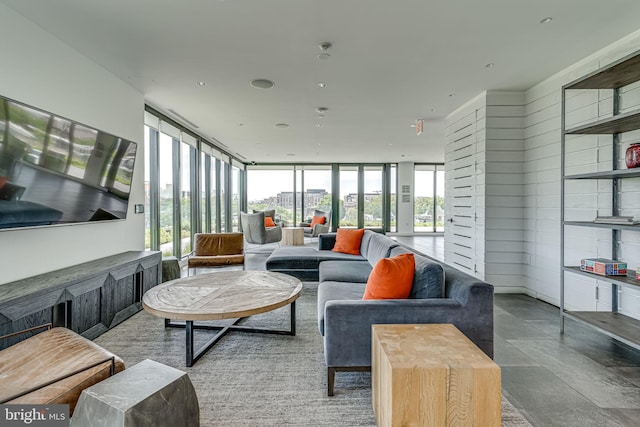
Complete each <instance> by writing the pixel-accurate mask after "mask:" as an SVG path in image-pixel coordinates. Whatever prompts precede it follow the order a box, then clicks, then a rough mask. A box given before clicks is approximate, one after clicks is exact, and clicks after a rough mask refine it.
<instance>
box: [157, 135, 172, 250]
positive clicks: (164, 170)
mask: <svg viewBox="0 0 640 427" xmlns="http://www.w3.org/2000/svg"><path fill="white" fill-rule="evenodd" d="M173 143H174V139H173V138H172V137H171V136H169V135H167V134H165V133H162V132H161V133H160V142H159V147H158V148H159V150H158V151H159V155H158V157H159V159H160V169H159V170H158V175H159V179H158V181H159V182H158V184H159V186H160V188H159V190H160V250H161V251H162V254H163V255H173V219H174V215H173V184H174V183H173Z"/></svg>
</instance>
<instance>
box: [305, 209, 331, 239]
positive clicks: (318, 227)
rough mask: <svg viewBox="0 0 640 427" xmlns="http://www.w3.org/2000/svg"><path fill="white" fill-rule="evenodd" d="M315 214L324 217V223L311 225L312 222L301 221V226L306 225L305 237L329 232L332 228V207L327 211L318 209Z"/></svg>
mask: <svg viewBox="0 0 640 427" xmlns="http://www.w3.org/2000/svg"><path fill="white" fill-rule="evenodd" d="M313 216H322V217H324V224H314V225H313V227H311V223H310V222H301V223H300V227H304V230H303V231H304V235H305V237H318V235H319V234H321V233H328V232H329V230H330V228H331V227H330V226H331V209H329V210H328V211H326V212H325V211H320V210H317V209H316V210H315V211H314V212H313Z"/></svg>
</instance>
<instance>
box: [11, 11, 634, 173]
mask: <svg viewBox="0 0 640 427" xmlns="http://www.w3.org/2000/svg"><path fill="white" fill-rule="evenodd" d="M0 2H2V3H4V4H6V5H8V6H9V7H11V8H12V9H14V10H16V11H17V12H19V13H20V14H22V15H23V16H25V17H26V18H27V19H29V20H30V21H32V22H34V23H36V24H37V25H39V26H41V27H42V28H43V29H44V30H46V31H48V32H49V33H51V34H53V35H54V36H56V37H58V38H59V39H60V40H62V41H63V42H65V43H66V44H67V45H69V46H71V47H73V48H75V49H76V50H78V51H79V52H80V53H82V54H83V55H85V56H86V57H88V58H90V59H92V60H93V61H95V62H96V63H98V64H100V65H102V66H103V67H104V68H106V69H107V70H109V71H111V72H112V73H114V74H115V75H117V76H119V77H120V78H121V79H123V80H124V81H127V82H128V83H129V84H131V85H132V86H134V87H135V88H137V89H138V90H140V91H141V92H142V93H143V94H144V96H145V99H146V101H147V102H148V104H149V105H151V106H153V107H155V108H157V109H159V110H160V111H162V112H164V113H166V114H167V115H168V116H170V117H172V118H176V116H175V115H173V114H172V113H171V112H169V109H171V110H174V111H176V112H178V113H179V114H180V115H182V116H184V117H185V118H187V119H188V120H189V121H191V122H192V123H195V124H196V125H197V126H199V129H197V132H199V133H200V134H202V135H203V136H206V137H212V138H215V139H216V140H218V141H220V142H222V143H223V144H225V145H226V146H228V147H229V151H230V152H231V153H239V154H240V155H242V156H244V157H245V158H246V160H247V161H256V162H259V163H260V162H327V161H333V162H335V161H339V162H395V161H420V162H432V161H443V160H444V154H443V133H444V126H443V118H444V117H445V116H446V115H447V114H449V113H450V112H451V111H453V110H455V109H456V108H457V107H459V106H461V105H462V104H464V103H465V102H467V101H468V100H470V99H471V98H473V97H474V96H476V95H478V94H479V93H481V92H482V91H484V90H487V89H503V90H513V89H527V88H529V87H531V86H533V85H534V84H536V83H538V82H540V81H541V80H543V79H545V78H546V77H549V76H550V75H552V74H554V73H556V72H558V71H560V70H562V69H563V68H565V67H567V66H569V65H571V64H573V63H575V62H577V61H578V60H580V59H582V58H584V57H585V56H587V55H589V54H591V53H593V52H595V51H596V50H598V49H600V48H603V47H605V46H606V45H608V44H610V43H612V42H614V41H616V40H618V39H620V38H622V37H623V36H625V35H627V34H630V33H631V32H633V31H635V30H637V29H638V28H639V25H640V21H638V17H639V16H640V1H638V0H607V1H603V0H482V1H478V0H388V1H377V0H269V1H266V0H208V1H207V0H180V1H176V0H153V1H151V0H148V1H141V0H138V1H132V0H105V1H97V0H94V1H88V0H55V1H51V0H0ZM547 16H550V17H552V18H553V20H552V21H551V22H550V23H547V24H540V20H542V19H543V18H545V17H547ZM322 42H330V43H332V44H333V47H332V48H331V49H330V50H328V51H327V53H329V54H330V55H331V56H330V58H329V59H326V60H320V59H318V55H319V54H320V53H321V51H320V49H319V47H318V46H319V44H320V43H322ZM488 63H493V64H495V66H493V67H491V68H487V67H485V65H486V64H488ZM256 78H267V79H270V80H273V81H274V82H275V84H276V85H275V87H274V88H272V89H270V90H259V89H255V88H252V87H251V86H250V85H249V82H250V81H251V80H252V79H256ZM199 81H203V82H206V85H205V86H199V85H198V82H199ZM318 82H326V83H327V87H326V88H324V89H321V88H319V87H318V86H317V83H318ZM450 94H455V96H450ZM320 106H322V107H327V108H328V109H329V110H328V112H327V113H326V114H325V117H324V118H323V119H319V118H318V117H317V116H318V114H317V113H316V112H315V108H316V107H320ZM418 118H424V119H426V122H425V131H424V133H423V134H422V135H420V136H416V133H415V130H414V129H413V128H411V127H410V125H411V124H412V123H413V121H414V120H416V119H418ZM176 119H177V118H176ZM177 121H181V120H180V119H177ZM276 123H288V124H289V125H290V126H289V127H288V128H286V129H280V128H276V127H275V126H274V124H276ZM240 124H242V125H240ZM318 124H322V125H323V126H322V127H317V126H316V125H318Z"/></svg>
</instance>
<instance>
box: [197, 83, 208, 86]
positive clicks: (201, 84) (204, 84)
mask: <svg viewBox="0 0 640 427" xmlns="http://www.w3.org/2000/svg"><path fill="white" fill-rule="evenodd" d="M206 85H207V82H198V86H206Z"/></svg>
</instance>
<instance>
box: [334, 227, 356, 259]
mask: <svg viewBox="0 0 640 427" xmlns="http://www.w3.org/2000/svg"><path fill="white" fill-rule="evenodd" d="M363 235H364V228H360V229H357V230H353V229H349V228H338V232H337V234H336V243H335V245H333V249H331V250H332V251H334V252H342V253H345V254H351V255H360V242H361V241H362V236H363Z"/></svg>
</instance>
